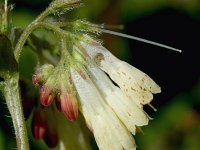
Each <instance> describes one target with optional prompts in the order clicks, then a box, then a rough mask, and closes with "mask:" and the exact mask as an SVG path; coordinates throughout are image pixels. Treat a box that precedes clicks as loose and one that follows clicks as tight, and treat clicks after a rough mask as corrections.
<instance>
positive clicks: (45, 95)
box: [40, 86, 54, 106]
mask: <svg viewBox="0 0 200 150" xmlns="http://www.w3.org/2000/svg"><path fill="white" fill-rule="evenodd" d="M53 98H54V93H53V90H52V89H51V88H49V87H47V86H43V87H42V88H41V89H40V102H41V104H42V105H44V106H49V105H51V103H52V102H53Z"/></svg>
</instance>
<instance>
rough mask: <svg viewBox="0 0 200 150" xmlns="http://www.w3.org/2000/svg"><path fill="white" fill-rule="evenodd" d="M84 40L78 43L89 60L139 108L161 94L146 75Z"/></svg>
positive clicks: (98, 45) (104, 49)
mask: <svg viewBox="0 0 200 150" xmlns="http://www.w3.org/2000/svg"><path fill="white" fill-rule="evenodd" d="M85 38H86V39H87V42H84V41H80V45H81V46H82V47H83V48H84V50H85V51H86V52H87V54H88V55H89V56H90V57H91V59H94V61H95V62H96V64H97V65H98V66H99V67H100V68H101V69H102V70H103V71H105V72H106V73H108V74H109V76H110V78H111V79H112V80H113V81H114V82H115V83H117V84H118V85H119V87H120V88H121V89H122V90H123V91H124V93H126V95H127V96H128V97H130V99H132V100H133V101H134V102H135V103H136V104H137V105H138V106H139V107H140V108H142V106H143V105H145V104H149V103H150V102H151V101H152V99H153V95H152V93H153V94H156V93H159V92H161V89H160V87H159V86H158V85H157V84H156V83H155V82H154V81H153V80H152V79H151V78H150V77H149V76H148V75H146V74H145V73H143V72H142V71H140V70H139V69H137V68H135V67H133V66H131V65H129V64H128V63H126V62H124V61H121V60H119V59H118V58H116V57H115V56H114V55H112V54H111V53H110V52H109V51H108V50H107V49H106V48H104V47H103V46H102V45H101V44H99V43H98V42H96V41H94V40H93V39H91V38H90V37H89V36H85Z"/></svg>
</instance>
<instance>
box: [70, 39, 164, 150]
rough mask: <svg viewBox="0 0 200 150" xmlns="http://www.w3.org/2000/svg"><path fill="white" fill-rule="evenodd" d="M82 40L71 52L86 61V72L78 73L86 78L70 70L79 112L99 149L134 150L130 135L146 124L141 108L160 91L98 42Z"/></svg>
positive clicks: (142, 74)
mask: <svg viewBox="0 0 200 150" xmlns="http://www.w3.org/2000/svg"><path fill="white" fill-rule="evenodd" d="M83 39H84V40H80V41H79V42H78V43H77V44H76V45H77V46H74V49H75V51H77V52H78V53H79V54H80V55H81V56H83V57H84V59H85V60H86V61H85V66H86V69H85V70H86V71H85V72H84V70H82V71H83V73H84V74H86V76H85V77H86V78H85V79H84V78H82V76H81V75H80V74H79V73H78V72H77V71H76V70H75V69H73V67H71V76H72V80H73V83H74V85H75V88H76V90H77V93H78V95H79V102H80V106H79V110H80V111H81V112H82V113H83V115H84V117H85V119H86V123H87V125H88V127H89V129H90V130H91V131H92V132H93V133H94V137H95V139H96V141H97V144H98V146H99V148H100V149H101V150H111V149H113V150H123V149H126V150H134V149H136V144H135V141H134V138H133V136H132V135H131V133H132V134H134V135H135V133H136V127H140V126H144V125H147V124H148V121H149V116H148V115H147V114H146V113H145V112H144V110H143V105H145V104H149V103H150V102H151V100H152V99H153V95H152V93H153V94H154V93H159V92H160V91H161V89H160V87H159V86H158V85H157V84H156V83H155V82H154V81H153V80H152V79H151V78H150V77H149V76H148V75H146V74H145V73H143V72H141V71H140V70H138V69H136V68H135V67H133V66H131V65H129V64H127V63H126V62H124V61H121V60H119V59H118V58H116V57H115V56H113V55H112V54H111V53H110V52H109V51H108V50H107V49H106V48H104V47H103V46H102V45H101V44H100V43H98V42H96V41H95V40H93V39H91V38H90V37H89V36H84V38H83ZM76 54H77V53H76ZM75 58H76V56H75ZM78 58H80V57H78ZM77 60H78V61H80V59H77ZM81 61H82V60H81ZM81 63H82V62H81ZM106 73H107V74H108V75H109V77H110V78H111V79H110V78H109V77H108V76H107V75H106ZM113 82H115V83H116V84H117V85H118V86H119V87H118V86H116V85H114V83H113Z"/></svg>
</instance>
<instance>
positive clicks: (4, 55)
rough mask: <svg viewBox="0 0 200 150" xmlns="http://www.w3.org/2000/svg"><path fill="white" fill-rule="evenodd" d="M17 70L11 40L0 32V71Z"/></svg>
mask: <svg viewBox="0 0 200 150" xmlns="http://www.w3.org/2000/svg"><path fill="white" fill-rule="evenodd" d="M15 70H17V62H16V60H15V58H14V54H13V50H12V45H11V41H10V40H9V39H8V37H7V36H6V35H3V34H0V72H7V71H15Z"/></svg>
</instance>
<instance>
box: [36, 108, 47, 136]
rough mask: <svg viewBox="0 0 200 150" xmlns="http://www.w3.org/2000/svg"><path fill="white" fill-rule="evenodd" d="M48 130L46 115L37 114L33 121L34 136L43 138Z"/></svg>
mask: <svg viewBox="0 0 200 150" xmlns="http://www.w3.org/2000/svg"><path fill="white" fill-rule="evenodd" d="M46 129H47V121H46V118H45V116H44V114H42V113H40V112H35V113H34V115H33V120H32V134H33V136H34V138H36V139H41V138H43V136H44V134H45V131H46Z"/></svg>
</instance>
